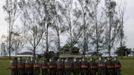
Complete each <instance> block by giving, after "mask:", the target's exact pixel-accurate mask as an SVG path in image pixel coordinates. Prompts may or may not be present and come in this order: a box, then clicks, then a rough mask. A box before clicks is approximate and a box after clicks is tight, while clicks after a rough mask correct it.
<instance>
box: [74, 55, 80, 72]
mask: <svg viewBox="0 0 134 75" xmlns="http://www.w3.org/2000/svg"><path fill="white" fill-rule="evenodd" d="M79 74H80V62H79V61H78V60H77V59H76V58H74V60H73V75H79Z"/></svg>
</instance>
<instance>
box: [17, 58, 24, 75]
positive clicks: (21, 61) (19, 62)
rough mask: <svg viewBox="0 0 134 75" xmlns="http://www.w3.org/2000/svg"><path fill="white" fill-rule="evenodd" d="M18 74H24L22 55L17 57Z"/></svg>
mask: <svg viewBox="0 0 134 75" xmlns="http://www.w3.org/2000/svg"><path fill="white" fill-rule="evenodd" d="M17 68H18V75H25V61H24V60H23V59H22V57H20V58H18V66H17Z"/></svg>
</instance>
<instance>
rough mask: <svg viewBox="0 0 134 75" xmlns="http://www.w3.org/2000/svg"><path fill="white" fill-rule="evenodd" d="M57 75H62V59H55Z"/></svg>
mask: <svg viewBox="0 0 134 75" xmlns="http://www.w3.org/2000/svg"><path fill="white" fill-rule="evenodd" d="M56 74H57V75H64V62H63V60H62V59H58V60H57V73H56Z"/></svg>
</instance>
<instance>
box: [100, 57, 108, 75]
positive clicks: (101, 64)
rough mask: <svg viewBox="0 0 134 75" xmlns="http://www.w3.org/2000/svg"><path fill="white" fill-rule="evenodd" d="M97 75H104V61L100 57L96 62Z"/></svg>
mask: <svg viewBox="0 0 134 75" xmlns="http://www.w3.org/2000/svg"><path fill="white" fill-rule="evenodd" d="M98 75H106V65H105V61H104V60H103V59H102V58H101V57H100V58H99V61H98Z"/></svg>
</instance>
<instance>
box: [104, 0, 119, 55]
mask: <svg viewBox="0 0 134 75" xmlns="http://www.w3.org/2000/svg"><path fill="white" fill-rule="evenodd" d="M105 4H106V11H107V13H106V14H107V29H106V35H105V37H106V44H107V45H106V46H107V49H108V52H109V56H110V55H111V49H113V47H114V46H115V44H117V42H119V41H118V40H117V39H118V37H117V35H118V34H119V30H120V24H119V18H118V17H117V15H118V14H116V12H117V11H116V10H115V7H116V2H115V1H112V0H106V2H105Z"/></svg>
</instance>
